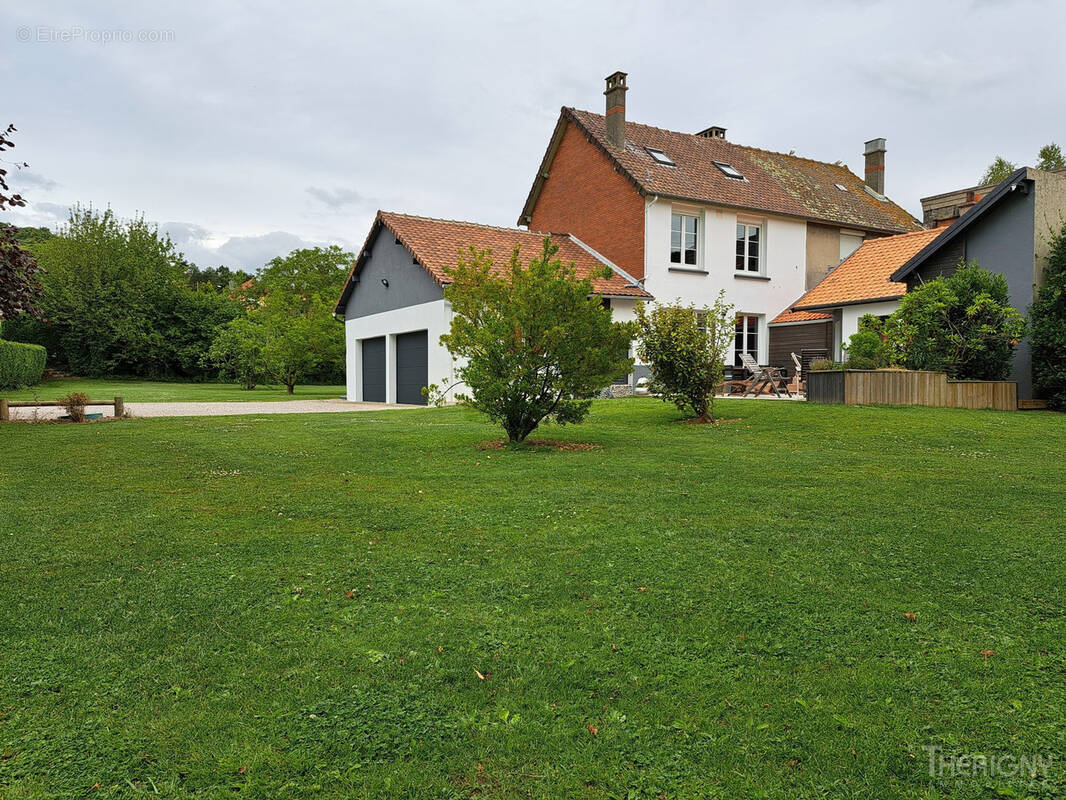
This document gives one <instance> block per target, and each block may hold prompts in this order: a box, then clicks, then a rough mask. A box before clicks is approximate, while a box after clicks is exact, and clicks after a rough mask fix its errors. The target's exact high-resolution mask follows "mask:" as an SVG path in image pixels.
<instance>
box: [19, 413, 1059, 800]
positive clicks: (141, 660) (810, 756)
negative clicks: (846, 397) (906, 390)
mask: <svg viewBox="0 0 1066 800" xmlns="http://www.w3.org/2000/svg"><path fill="white" fill-rule="evenodd" d="M719 408H720V410H721V411H722V412H724V414H725V416H727V417H740V418H741V420H740V421H739V422H734V423H731V424H728V425H724V426H722V427H719V428H709V427H699V426H689V425H679V424H676V422H675V420H676V418H677V414H676V412H675V411H674V410H673V409H672V408H670V407H667V406H665V405H663V404H661V403H658V402H656V401H654V400H619V401H604V402H600V403H598V404H597V405H596V406H595V408H594V413H593V416H592V419H591V420H590V423H589V424H586V425H584V426H580V427H575V428H563V429H549V430H546V431H544V432H543V433H541V434H540V435H542V436H545V437H550V438H564V439H569V440H574V441H582V442H593V443H597V444H600V445H602V449H601V450H595V451H568V452H553V451H543V450H536V451H522V452H513V451H491V450H480V449H477V448H476V447H475V445H476V444H477V443H479V442H483V441H485V440H487V439H490V438H495V437H497V435H498V434H497V433H496V431H494V430H493V429H492V428H490V427H488V426H487V425H486V424H484V423H483V422H482V421H481V420H480V419H479V418H478V417H477V416H475V415H474V414H473V413H472V412H469V411H466V410H463V409H458V408H446V409H425V410H415V411H410V410H406V411H382V412H369V413H362V414H358V413H357V414H323V415H318V416H314V415H299V416H287V415H286V416H261V417H255V416H245V417H228V418H210V419H155V420H137V421H129V422H107V423H97V424H90V425H82V426H73V425H65V426H60V425H40V426H30V425H10V426H4V427H2V428H0V537H2V539H0V541H2V543H3V547H2V549H0V589H2V597H3V601H4V602H3V608H4V613H3V615H2V616H0V637H2V643H3V647H2V648H0V751H2V752H0V797H4V798H24V797H49V796H61V795H62V796H68V795H69V796H84V797H126V796H134V795H136V794H138V793H141V792H143V793H147V794H155V793H158V795H159V796H163V797H179V796H196V797H210V798H222V797H234V796H242V797H255V798H305V797H328V798H351V797H397V798H401V797H402V798H406V797H427V798H452V797H475V796H476V797H544V798H562V797H587V798H627V797H636V798H643V797H647V798H656V797H668V798H688V797H702V796H712V797H736V798H759V797H775V798H777V797H780V798H794V797H854V798H882V797H894V796H904V797H923V798H924V797H951V798H990V797H999V796H1011V797H1014V796H1026V795H1032V796H1038V797H1048V796H1061V794H1062V793H1064V792H1066V772H1064V766H1066V761H1064V759H1066V713H1064V712H1066V589H1064V585H1066V568H1064V567H1066V555H1064V551H1063V532H1064V527H1066V417H1063V416H1056V415H1053V414H1051V413H1047V412H1034V413H996V412H968V411H956V410H946V409H918V408H909V409H874V408H845V407H830V406H814V405H806V404H802V403H774V402H753V401H748V402H745V401H732V402H730V401H725V402H722V403H720V404H719ZM906 613H910V614H916V615H917V619H916V621H909V620H908V619H907V618H905V617H904V614H906ZM982 651H994V653H991V654H988V655H987V657H986V656H985V655H982ZM478 673H480V675H479V674H478ZM481 676H484V679H482V677H481ZM927 745H939V746H942V747H943V748H944V751H945V753H951V754H983V755H985V756H986V757H988V758H999V757H1001V756H1004V755H1006V756H1014V757H1019V756H1026V757H1027V758H1031V757H1033V756H1048V755H1052V756H1055V757H1057V759H1058V760H1057V761H1056V762H1055V763H1053V765H1052V768H1051V770H1050V771H1049V772H1048V776H1047V778H1046V780H1045V779H1043V778H1038V779H1037V780H1036V781H1030V780H1029V779H1028V777H1026V778H1022V777H1018V776H1015V777H1010V776H993V777H986V776H984V775H979V776H978V777H976V778H971V777H958V776H956V777H952V776H950V775H949V774H946V775H944V776H943V777H936V778H930V776H929V761H928V757H927V754H926V751H925V750H923V746H927ZM97 784H99V789H98V790H96V791H93V787H94V786H95V785H97Z"/></svg>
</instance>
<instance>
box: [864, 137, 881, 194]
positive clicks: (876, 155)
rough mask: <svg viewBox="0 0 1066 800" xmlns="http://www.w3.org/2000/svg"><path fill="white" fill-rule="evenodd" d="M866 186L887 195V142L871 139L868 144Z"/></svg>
mask: <svg viewBox="0 0 1066 800" xmlns="http://www.w3.org/2000/svg"><path fill="white" fill-rule="evenodd" d="M864 155H865V156H866V185H867V186H869V187H870V188H871V189H873V190H874V191H875V192H877V193H878V194H884V193H885V140H884V139H871V140H870V141H868V142H867V143H866V150H865V152H864Z"/></svg>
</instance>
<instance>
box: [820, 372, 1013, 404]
mask: <svg viewBox="0 0 1066 800" xmlns="http://www.w3.org/2000/svg"><path fill="white" fill-rule="evenodd" d="M816 374H817V375H819V376H821V375H826V376H828V375H830V374H831V373H811V375H810V376H808V377H810V378H813V377H814V376H815V375H816ZM838 374H840V375H841V376H842V377H841V380H843V384H844V385H843V401H844V403H845V404H847V405H870V406H875V405H884V406H937V407H940V408H993V409H998V410H1000V411H1015V410H1017V408H1018V385H1017V384H1016V383H1014V382H1013V381H949V380H948V379H947V376H946V375H945V374H944V373H943V372H921V371H916V370H845V371H844V372H842V373H838ZM834 389H837V387H836V385H835V384H833V383H831V380H830V379H828V378H826V379H820V380H819V379H816V380H815V381H813V382H811V383H809V385H808V392H809V394H808V398H807V399H808V400H811V401H812V402H822V403H825V402H838V403H839V402H840V400H839V399H829V396H831V395H833V394H835V392H833V390H834ZM812 390H813V391H814V393H815V394H816V395H817V396H814V397H812V396H811V395H810V391H812Z"/></svg>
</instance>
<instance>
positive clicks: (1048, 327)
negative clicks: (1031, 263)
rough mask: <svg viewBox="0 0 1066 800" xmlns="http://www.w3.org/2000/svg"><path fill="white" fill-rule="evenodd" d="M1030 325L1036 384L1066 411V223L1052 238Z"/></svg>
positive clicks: (1050, 401) (1056, 406)
mask: <svg viewBox="0 0 1066 800" xmlns="http://www.w3.org/2000/svg"><path fill="white" fill-rule="evenodd" d="M1029 325H1030V331H1031V333H1030V335H1029V343H1030V346H1031V347H1032V351H1033V388H1034V389H1036V392H1037V394H1038V395H1039V396H1041V397H1043V398H1045V399H1046V400H1047V402H1048V407H1049V408H1054V409H1056V410H1058V411H1066V225H1064V226H1063V227H1062V229H1061V230H1060V231H1059V232H1058V233H1057V234H1056V235H1055V236H1054V237H1053V238H1052V240H1051V252H1050V253H1049V254H1048V259H1047V265H1046V266H1045V268H1044V283H1043V285H1042V286H1041V287H1040V289H1039V291H1038V293H1037V296H1036V300H1035V301H1034V302H1033V305H1032V306H1030V308H1029Z"/></svg>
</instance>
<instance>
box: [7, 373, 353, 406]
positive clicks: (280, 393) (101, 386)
mask: <svg viewBox="0 0 1066 800" xmlns="http://www.w3.org/2000/svg"><path fill="white" fill-rule="evenodd" d="M295 391H296V393H295V394H291V395H290V394H286V393H285V387H284V386H257V387H256V388H255V389H252V390H251V391H248V390H247V389H243V388H241V387H240V386H238V385H237V384H235V383H171V382H168V381H142V380H133V379H131V380H114V379H101V380H97V379H95V378H64V379H61V380H55V381H44V382H43V383H39V384H37V385H36V386H31V387H30V388H28V389H17V390H15V389H11V390H3V391H0V397H6V398H7V399H8V400H57V399H58V398H60V397H63V396H64V395H68V394H70V393H71V392H84V393H85V394H87V395H89V399H90V400H110V399H112V398H114V397H115V396H119V397H122V398H123V399H124V400H125V401H126V402H127V403H181V402H189V403H194V402H200V403H206V402H214V401H229V402H243V401H247V400H255V401H264V400H319V399H329V398H333V397H343V396H344V392H345V388H344V387H343V386H296V389H295Z"/></svg>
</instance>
